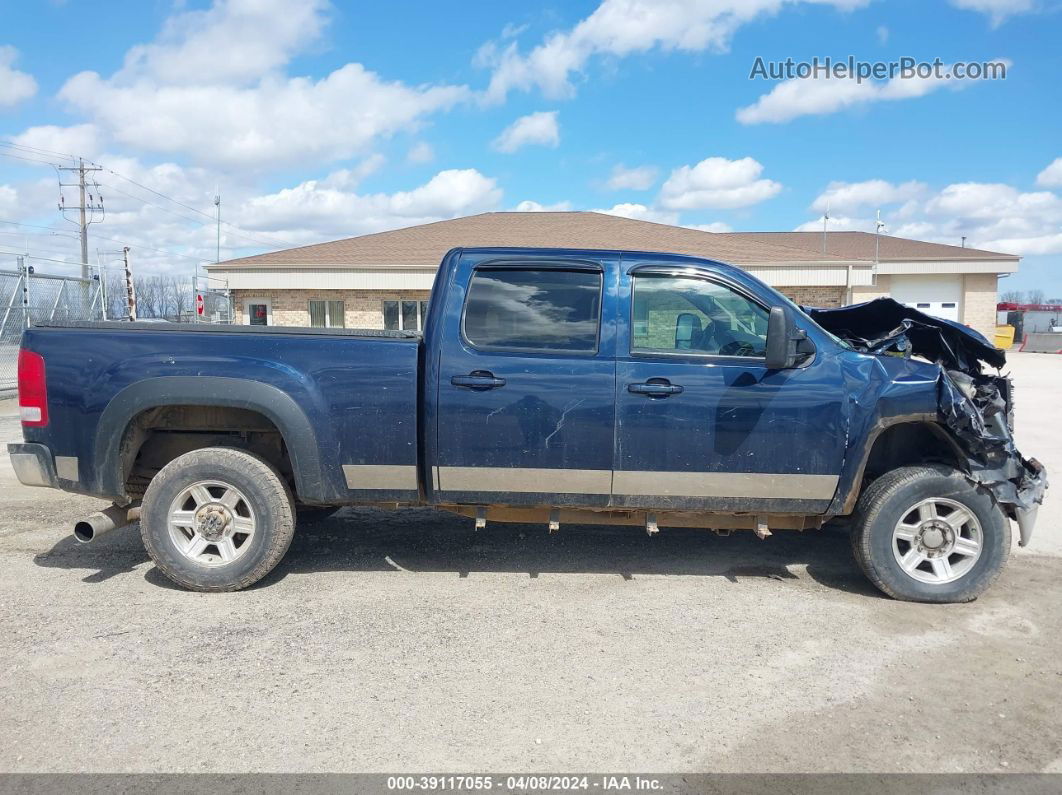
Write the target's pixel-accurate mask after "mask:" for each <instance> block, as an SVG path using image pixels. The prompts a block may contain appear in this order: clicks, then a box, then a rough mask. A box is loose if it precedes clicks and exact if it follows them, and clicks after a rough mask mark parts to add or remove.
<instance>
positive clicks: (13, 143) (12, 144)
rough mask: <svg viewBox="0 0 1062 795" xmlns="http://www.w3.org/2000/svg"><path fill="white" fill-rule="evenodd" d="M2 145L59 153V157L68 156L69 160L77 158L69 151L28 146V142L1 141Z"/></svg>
mask: <svg viewBox="0 0 1062 795" xmlns="http://www.w3.org/2000/svg"><path fill="white" fill-rule="evenodd" d="M0 146H9V147H12V148H14V149H22V150H25V151H27V152H37V153H38V154H43V155H58V156H59V157H63V158H67V159H69V160H77V158H76V157H75V156H74V155H72V154H70V153H69V152H56V151H55V150H54V149H41V148H40V147H36V146H27V145H26V144H18V143H15V142H14V141H0Z"/></svg>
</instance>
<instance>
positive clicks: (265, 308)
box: [208, 212, 1019, 334]
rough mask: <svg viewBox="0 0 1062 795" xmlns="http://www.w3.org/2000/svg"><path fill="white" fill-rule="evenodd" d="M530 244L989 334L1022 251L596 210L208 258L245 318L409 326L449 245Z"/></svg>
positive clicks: (484, 218)
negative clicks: (742, 278)
mask: <svg viewBox="0 0 1062 795" xmlns="http://www.w3.org/2000/svg"><path fill="white" fill-rule="evenodd" d="M459 246H463V247H475V246H531V247H558V248H569V247H570V248H593V249H627V250H637V251H668V252H675V253H680V254H692V255H695V256H699V257H706V258H708V259H714V260H720V261H723V262H729V263H732V264H734V265H738V266H740V267H742V268H744V269H745V270H748V271H750V272H751V273H753V274H754V275H755V276H757V277H758V278H760V279H762V280H763V281H765V282H767V283H768V284H770V285H772V286H774V287H776V288H778V289H779V290H781V291H782V292H783V293H785V294H786V295H789V296H790V297H791V298H793V299H794V300H796V301H798V302H800V303H804V304H811V305H817V306H838V305H841V304H843V303H850V302H856V301H864V300H869V299H870V298H873V297H876V296H879V295H890V294H891V295H893V297H895V298H897V300H901V301H904V302H905V303H910V304H912V305H917V306H919V307H920V308H922V309H923V310H925V311H929V312H930V313H932V314H938V315H941V316H943V317H948V318H951V319H954V320H960V321H962V322H964V323H967V324H969V325H971V326H974V327H975V328H977V329H978V330H980V331H982V333H988V334H990V333H991V332H992V330H993V328H994V326H995V303H996V282H997V279H998V276H999V275H1000V274H1006V273H1011V272H1013V271H1015V270H1017V267H1018V259H1019V258H1018V257H1016V256H1014V255H1010V254H1000V253H996V252H991V251H981V250H978V249H972V248H962V247H958V246H948V245H941V244H938V243H925V242H921V241H917V240H907V239H904V238H896V237H890V236H888V235H881V236H875V235H872V234H868V233H865V232H830V233H827V235H826V240H825V251H823V235H822V233H819V232H733V233H723V234H720V233H713V232H704V231H701V230H697V229H689V228H687V227H680V226H670V225H667V224H658V223H652V222H649V221H637V220H632V219H629V218H620V217H618V216H613V215H606V214H603V213H593V212H544V213H524V212H497V213H483V214H481V215H473V216H469V217H465V218H455V219H453V220H449V221H438V222H436V223H431V224H421V225H419V226H412V227H408V228H405V229H395V230H392V231H388V232H378V233H376V234H370V235H361V236H358V237H351V238H345V239H342V240H335V241H331V242H327V243H318V244H314V245H310V246H301V247H298V248H291V249H286V250H283V251H274V252H269V253H266V254H258V255H255V256H251V257H242V258H240V259H234V260H228V261H226V262H221V263H218V264H217V265H212V266H208V270H209V271H210V272H211V276H213V277H214V278H216V279H222V280H224V281H225V282H227V286H228V288H229V289H230V290H231V291H232V294H233V296H234V303H235V310H236V322H255V323H274V324H282V325H301V326H306V325H329V326H339V325H345V326H348V327H352V326H357V327H362V328H365V327H368V328H384V327H395V328H410V327H420V326H421V325H422V324H423V314H424V310H425V302H426V300H427V296H428V292H429V291H430V289H431V283H432V279H433V278H434V276H435V270H436V267H437V266H438V264H439V261H440V260H441V259H442V256H443V254H445V253H446V252H447V251H449V250H450V249H451V248H455V247H459Z"/></svg>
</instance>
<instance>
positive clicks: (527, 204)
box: [513, 199, 572, 213]
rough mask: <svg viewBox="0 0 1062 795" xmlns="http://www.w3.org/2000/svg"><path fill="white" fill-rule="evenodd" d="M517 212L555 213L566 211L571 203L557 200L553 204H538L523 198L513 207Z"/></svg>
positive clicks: (570, 206) (569, 208) (570, 207)
mask: <svg viewBox="0 0 1062 795" xmlns="http://www.w3.org/2000/svg"><path fill="white" fill-rule="evenodd" d="M513 209H514V210H515V211H516V212H518V213H557V212H567V211H569V210H571V209H572V203H571V202H570V201H559V202H554V203H553V204H539V203H538V202H536V201H531V200H530V199H524V201H522V202H520V203H519V204H518V205H516V207H514V208H513Z"/></svg>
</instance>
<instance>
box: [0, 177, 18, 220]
mask: <svg viewBox="0 0 1062 795" xmlns="http://www.w3.org/2000/svg"><path fill="white" fill-rule="evenodd" d="M17 209H18V191H16V190H15V189H14V188H13V187H11V186H10V185H0V216H3V217H4V218H10V217H11V216H12V215H13V214H14V213H15V211H16V210H17Z"/></svg>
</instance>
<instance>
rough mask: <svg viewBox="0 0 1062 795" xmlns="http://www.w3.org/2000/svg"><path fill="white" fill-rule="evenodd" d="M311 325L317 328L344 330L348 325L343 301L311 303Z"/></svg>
mask: <svg viewBox="0 0 1062 795" xmlns="http://www.w3.org/2000/svg"><path fill="white" fill-rule="evenodd" d="M310 325H311V326H314V327H315V328H343V327H344V326H345V325H346V319H345V312H344V307H343V302H342V301H310Z"/></svg>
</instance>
